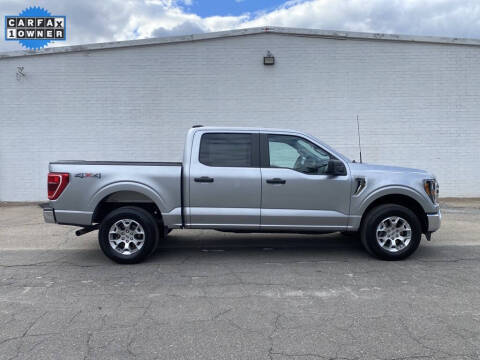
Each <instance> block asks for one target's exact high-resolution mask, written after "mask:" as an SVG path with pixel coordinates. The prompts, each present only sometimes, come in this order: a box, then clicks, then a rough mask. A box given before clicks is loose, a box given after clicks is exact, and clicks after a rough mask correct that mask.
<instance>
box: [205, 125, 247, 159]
mask: <svg viewBox="0 0 480 360" xmlns="http://www.w3.org/2000/svg"><path fill="white" fill-rule="evenodd" d="M199 160H200V162H201V163H202V164H204V165H208V166H221V167H252V166H253V136H252V134H221V133H212V134H204V135H202V139H201V142H200V158H199Z"/></svg>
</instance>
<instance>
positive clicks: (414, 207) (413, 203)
mask: <svg viewBox="0 0 480 360" xmlns="http://www.w3.org/2000/svg"><path fill="white" fill-rule="evenodd" d="M384 204H396V205H402V206H405V207H406V208H408V209H410V210H411V211H413V212H414V213H415V215H416V216H417V218H418V220H419V221H420V224H421V226H422V233H426V232H427V231H428V218H427V214H426V212H425V210H424V209H423V207H422V205H421V204H420V202H418V200H416V199H414V198H413V197H411V196H409V195H405V194H399V193H396V194H395V193H394V194H386V195H382V196H380V197H377V198H376V199H374V200H373V201H371V202H370V203H369V204H368V205H367V206H366V207H365V210H364V211H363V214H362V218H361V221H360V229H361V228H362V226H363V221H364V220H365V218H366V215H367V214H368V213H369V212H370V211H371V210H372V209H374V208H375V207H377V206H379V205H384Z"/></svg>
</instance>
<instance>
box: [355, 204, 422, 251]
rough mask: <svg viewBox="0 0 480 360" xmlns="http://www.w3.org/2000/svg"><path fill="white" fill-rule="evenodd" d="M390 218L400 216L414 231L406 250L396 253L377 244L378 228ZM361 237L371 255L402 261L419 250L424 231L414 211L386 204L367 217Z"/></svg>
mask: <svg viewBox="0 0 480 360" xmlns="http://www.w3.org/2000/svg"><path fill="white" fill-rule="evenodd" d="M390 216H399V217H401V218H403V219H405V220H406V221H407V222H408V223H409V225H410V227H411V229H412V238H411V240H410V243H409V244H408V245H407V247H406V248H404V249H402V250H400V251H398V252H395V253H391V252H389V251H387V250H385V249H383V248H382V247H381V246H380V245H379V244H378V242H377V234H376V232H377V226H378V225H379V224H380V222H381V221H383V220H384V219H385V218H387V217H390ZM361 236H362V243H363V245H364V246H365V248H366V249H367V251H368V252H369V253H370V254H372V255H374V256H376V257H378V258H380V259H383V260H401V259H405V258H407V257H409V256H410V255H411V254H412V253H413V252H415V250H417V248H418V246H419V245H420V241H421V238H422V229H421V224H420V221H419V220H418V218H417V216H416V215H415V213H414V212H413V211H411V210H410V209H408V208H406V207H404V206H401V205H394V204H386V205H381V206H379V207H378V208H375V209H373V210H372V211H371V212H370V213H369V214H368V215H367V217H366V219H365V223H364V225H363V227H362V233H361Z"/></svg>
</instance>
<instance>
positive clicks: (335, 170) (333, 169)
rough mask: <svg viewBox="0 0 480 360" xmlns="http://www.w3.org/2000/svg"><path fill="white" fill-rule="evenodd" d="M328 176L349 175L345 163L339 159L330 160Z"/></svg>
mask: <svg viewBox="0 0 480 360" xmlns="http://www.w3.org/2000/svg"><path fill="white" fill-rule="evenodd" d="M325 174H327V175H333V176H343V175H347V169H346V168H345V165H344V164H343V162H341V161H340V160H337V159H330V160H329V161H328V166H327V171H326V172H325Z"/></svg>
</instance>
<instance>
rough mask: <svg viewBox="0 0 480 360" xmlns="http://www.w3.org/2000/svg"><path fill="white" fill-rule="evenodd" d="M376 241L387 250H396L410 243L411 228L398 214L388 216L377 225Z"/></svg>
mask: <svg viewBox="0 0 480 360" xmlns="http://www.w3.org/2000/svg"><path fill="white" fill-rule="evenodd" d="M376 234H377V243H378V245H380V246H381V247H382V249H384V250H387V251H388V252H392V253H394V252H398V251H400V250H403V249H404V248H406V247H407V246H408V244H410V241H411V240H412V228H411V227H410V224H409V223H408V222H407V221H406V220H405V219H404V218H401V217H399V216H390V217H388V218H386V219H384V220H382V221H381V222H380V224H379V225H378V226H377V233H376Z"/></svg>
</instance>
